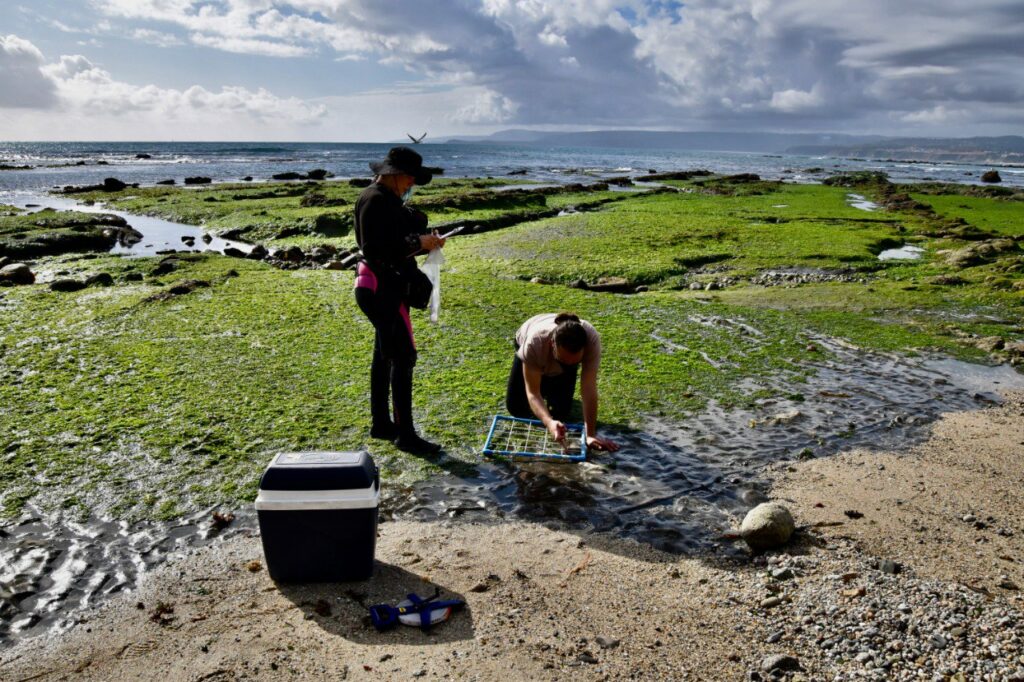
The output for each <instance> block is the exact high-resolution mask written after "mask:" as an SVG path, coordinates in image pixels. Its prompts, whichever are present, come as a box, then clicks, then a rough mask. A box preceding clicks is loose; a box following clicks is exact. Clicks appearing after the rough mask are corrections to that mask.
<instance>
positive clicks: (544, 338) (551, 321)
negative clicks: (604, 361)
mask: <svg viewBox="0 0 1024 682" xmlns="http://www.w3.org/2000/svg"><path fill="white" fill-rule="evenodd" d="M556 317H558V315H557V314H556V313H542V314H540V315H534V316H533V317H531V318H530V319H528V320H527V321H526V322H523V324H522V326H521V327H519V331H517V332H516V343H517V344H518V345H519V350H517V351H516V355H517V356H518V357H519V359H520V360H522V361H523V364H525V365H527V366H529V367H534V368H537V369H539V370H540V372H541V374H542V375H543V376H546V377H553V376H558V375H559V374H561V373H562V364H561V363H560V362H558V360H556V359H555V349H554V346H553V344H552V343H551V339H552V337H553V335H554V333H555V327H556V326H557V325H556V324H555V318H556ZM580 324H582V325H583V329H584V330H585V331H586V332H587V344H586V345H585V346H584V347H583V361H582V364H583V366H584V367H591V366H593V367H594V369H597V367H598V365H599V364H600V362H601V336H600V335H599V334H598V333H597V330H596V329H594V325H592V324H590V323H589V322H587V321H586V320H581V321H580Z"/></svg>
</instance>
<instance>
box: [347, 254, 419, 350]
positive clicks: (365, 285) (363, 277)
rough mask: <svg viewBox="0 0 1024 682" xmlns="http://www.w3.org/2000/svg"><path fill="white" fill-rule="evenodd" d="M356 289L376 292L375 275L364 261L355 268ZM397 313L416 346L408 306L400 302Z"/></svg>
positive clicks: (410, 339)
mask: <svg viewBox="0 0 1024 682" xmlns="http://www.w3.org/2000/svg"><path fill="white" fill-rule="evenodd" d="M355 288H356V289H369V290H370V291H372V292H373V293H377V275H375V274H374V273H373V270H371V269H370V266H369V265H367V264H366V263H364V262H360V263H359V266H358V267H357V268H356V285H355ZM398 314H399V315H401V316H402V321H403V322H405V328H406V329H407V330H408V331H409V341H411V342H412V347H413V348H415V347H416V337H414V336H413V334H412V320H411V319H410V318H409V306H407V305H406V304H405V303H402V304H400V305H399V306H398Z"/></svg>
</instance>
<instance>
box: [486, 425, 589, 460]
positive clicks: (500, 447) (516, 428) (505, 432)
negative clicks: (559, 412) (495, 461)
mask: <svg viewBox="0 0 1024 682" xmlns="http://www.w3.org/2000/svg"><path fill="white" fill-rule="evenodd" d="M565 427H566V437H567V442H568V443H569V444H570V448H569V451H568V452H566V451H564V450H563V449H562V446H561V445H560V444H559V443H558V442H556V441H554V440H552V439H551V438H550V433H549V432H548V430H547V427H545V426H544V423H543V422H541V421H540V420H537V419H524V418H522V417H509V416H506V415H503V414H496V415H494V419H492V420H491V428H490V430H489V431H488V432H487V440H486V441H485V442H484V448H483V454H485V455H491V456H495V455H497V456H502V457H512V458H526V459H541V460H548V461H554V462H582V461H584V460H586V459H587V439H586V429H585V428H584V425H583V424H566V425H565ZM540 434H543V436H542V435H540ZM514 439H515V440H514ZM533 443H536V445H535V446H533ZM576 443H579V451H578V452H576V451H575V450H576V448H575V445H576Z"/></svg>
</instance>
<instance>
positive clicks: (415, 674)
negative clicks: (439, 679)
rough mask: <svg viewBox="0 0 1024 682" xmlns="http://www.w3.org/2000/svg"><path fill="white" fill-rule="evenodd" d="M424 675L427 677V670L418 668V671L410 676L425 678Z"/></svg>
mask: <svg viewBox="0 0 1024 682" xmlns="http://www.w3.org/2000/svg"><path fill="white" fill-rule="evenodd" d="M426 675H427V669H426V668H420V669H419V670H417V671H416V672H414V673H413V674H412V676H413V677H426Z"/></svg>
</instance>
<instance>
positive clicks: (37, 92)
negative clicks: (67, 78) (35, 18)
mask: <svg viewBox="0 0 1024 682" xmlns="http://www.w3.org/2000/svg"><path fill="white" fill-rule="evenodd" d="M44 61H45V60H44V59H43V53H42V52H40V51H39V49H38V48H37V47H36V46H35V45H33V44H32V43H30V42H29V41H27V40H23V39H22V38H19V37H18V36H16V35H9V36H6V37H5V36H0V108H3V107H11V108H27V109H36V108H39V109H41V108H50V107H53V106H56V104H57V84H56V83H55V82H54V81H53V79H52V78H51V77H50V76H48V75H47V74H46V73H45V72H44V71H43V63H44Z"/></svg>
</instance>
